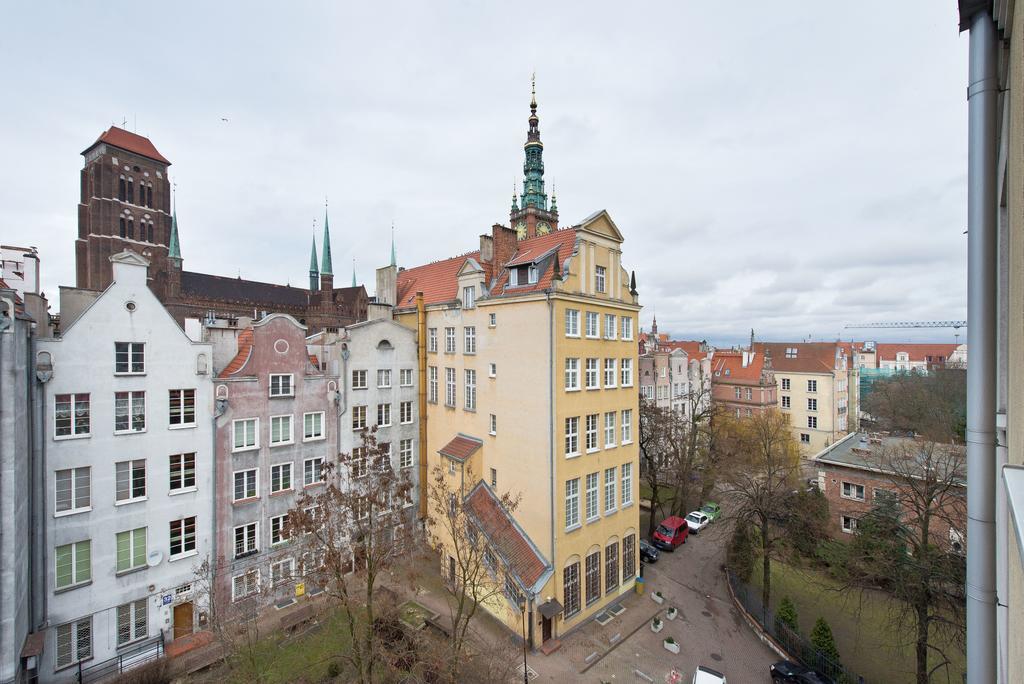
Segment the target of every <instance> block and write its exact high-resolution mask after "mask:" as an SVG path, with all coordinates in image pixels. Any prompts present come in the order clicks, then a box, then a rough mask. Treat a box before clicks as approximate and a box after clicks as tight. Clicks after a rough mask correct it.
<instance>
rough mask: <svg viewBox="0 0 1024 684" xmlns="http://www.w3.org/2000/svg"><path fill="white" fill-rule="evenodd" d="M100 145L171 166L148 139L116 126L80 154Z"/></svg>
mask: <svg viewBox="0 0 1024 684" xmlns="http://www.w3.org/2000/svg"><path fill="white" fill-rule="evenodd" d="M100 143H106V144H108V145H111V146H113V147H120V148H121V149H122V150H127V151H128V152H133V153H135V154H137V155H140V156H142V157H146V158H148V159H153V160H155V161H158V162H162V163H164V164H167V165H168V166H170V165H171V162H170V160H169V159H167V157H165V156H164V155H162V154H160V153H159V152H157V150H156V147H155V146H154V145H153V143H152V142H151V141H150V139H149V138H147V137H145V136H142V135H139V134H137V133H132V132H131V131H126V130H124V129H123V128H118V127H117V126H111V127H110V128H108V129H107V130H106V131H104V132H103V134H102V135H100V137H98V138H96V142H94V143H93V144H92V145H89V147H87V148H85V150H84V151H83V152H82V154H85V153H86V152H88V151H89V150H91V149H92V148H94V147H96V145H98V144H100Z"/></svg>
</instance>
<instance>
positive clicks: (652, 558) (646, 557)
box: [640, 539, 658, 563]
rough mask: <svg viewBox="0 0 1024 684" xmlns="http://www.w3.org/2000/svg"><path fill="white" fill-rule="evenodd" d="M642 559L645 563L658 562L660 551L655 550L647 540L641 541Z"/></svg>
mask: <svg viewBox="0 0 1024 684" xmlns="http://www.w3.org/2000/svg"><path fill="white" fill-rule="evenodd" d="M640 559H641V560H642V561H643V562H644V563H657V562H658V549H656V548H654V545H652V544H651V543H650V542H648V541H647V540H646V539H641V540H640Z"/></svg>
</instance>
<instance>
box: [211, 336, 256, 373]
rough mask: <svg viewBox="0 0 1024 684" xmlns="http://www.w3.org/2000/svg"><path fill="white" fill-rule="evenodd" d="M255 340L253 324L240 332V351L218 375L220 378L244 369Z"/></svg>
mask: <svg viewBox="0 0 1024 684" xmlns="http://www.w3.org/2000/svg"><path fill="white" fill-rule="evenodd" d="M254 340H255V337H254V335H253V332H252V327H251V326H250V327H248V328H246V329H245V330H243V331H242V332H240V333H239V334H238V353H237V354H235V358H233V359H231V363H229V364H228V365H227V366H225V367H224V370H222V371H221V372H220V374H219V375H218V376H217V377H218V378H227V377H230V376H232V375H234V374H235V373H237V372H238V371H240V370H242V367H243V366H245V362H246V361H248V360H249V355H250V354H251V353H252V345H253V342H254Z"/></svg>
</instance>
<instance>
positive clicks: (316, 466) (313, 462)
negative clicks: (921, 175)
mask: <svg viewBox="0 0 1024 684" xmlns="http://www.w3.org/2000/svg"><path fill="white" fill-rule="evenodd" d="M323 481H324V459H323V457H322V456H314V457H313V458H307V459H306V460H305V461H303V463H302V484H303V485H304V486H306V487H309V486H310V485H315V484H320V483H321V482H323Z"/></svg>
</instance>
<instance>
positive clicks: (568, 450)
mask: <svg viewBox="0 0 1024 684" xmlns="http://www.w3.org/2000/svg"><path fill="white" fill-rule="evenodd" d="M579 453H580V419H579V416H574V417H572V418H566V419H565V455H566V456H578V455H579Z"/></svg>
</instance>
